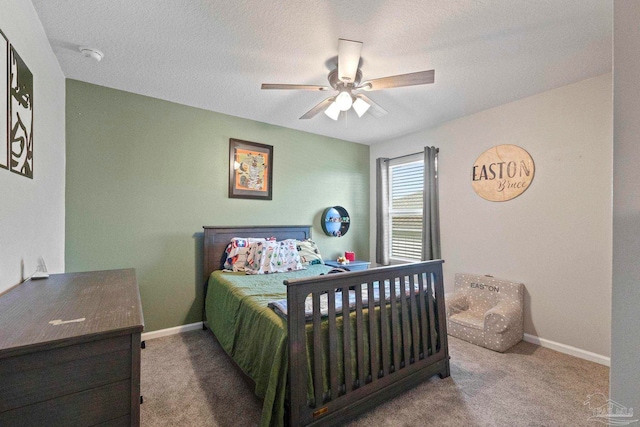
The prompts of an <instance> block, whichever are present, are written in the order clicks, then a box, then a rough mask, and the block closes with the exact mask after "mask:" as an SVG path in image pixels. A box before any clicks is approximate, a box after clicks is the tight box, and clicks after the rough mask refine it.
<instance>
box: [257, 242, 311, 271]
mask: <svg viewBox="0 0 640 427" xmlns="http://www.w3.org/2000/svg"><path fill="white" fill-rule="evenodd" d="M302 269H303V267H302V264H301V263H300V255H298V249H297V245H296V241H295V240H294V239H288V240H282V241H280V242H276V241H265V242H255V243H252V244H251V245H249V253H248V254H247V266H246V268H245V272H246V273H247V274H270V273H283V272H286V271H294V270H302Z"/></svg>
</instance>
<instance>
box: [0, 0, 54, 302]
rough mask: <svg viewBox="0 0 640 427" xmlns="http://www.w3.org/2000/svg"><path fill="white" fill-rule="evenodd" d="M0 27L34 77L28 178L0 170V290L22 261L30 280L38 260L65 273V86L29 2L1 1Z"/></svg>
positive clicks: (13, 279)
mask: <svg viewBox="0 0 640 427" xmlns="http://www.w3.org/2000/svg"><path fill="white" fill-rule="evenodd" d="M0 29H1V30H2V32H3V33H4V34H5V36H6V37H7V38H8V39H9V42H10V43H12V44H13V46H14V47H15V49H16V50H17V52H18V54H19V55H20V56H21V58H22V59H23V60H24V62H25V63H26V64H27V67H29V70H30V71H31V73H33V79H34V82H33V86H34V96H33V99H34V101H33V106H34V107H33V111H34V113H33V115H34V117H33V127H34V128H33V141H34V149H33V151H34V155H33V156H34V160H33V171H34V172H33V179H28V178H25V177H23V176H20V175H18V174H15V173H12V172H9V171H8V170H6V169H0V201H1V202H0V292H2V291H3V290H6V289H8V288H10V287H11V286H13V285H15V284H17V283H18V282H19V281H20V280H21V277H22V273H21V263H24V275H25V276H29V275H31V274H32V273H33V272H34V271H35V269H36V265H37V261H38V257H40V256H43V257H44V259H45V261H46V263H47V267H48V268H49V271H51V272H62V271H64V180H65V176H64V169H65V116H64V115H65V112H64V106H65V89H64V87H65V83H64V75H63V74H62V71H61V70H60V66H59V65H58V62H57V60H56V58H55V56H54V54H53V51H52V50H51V46H50V45H49V41H48V40H47V37H46V36H45V33H44V29H43V28H42V25H41V24H40V20H39V19H38V16H37V14H36V11H35V9H34V8H33V5H32V4H31V2H29V1H15V0H0ZM2 84H4V83H2ZM0 147H4V141H0Z"/></svg>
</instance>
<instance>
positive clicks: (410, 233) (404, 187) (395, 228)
mask: <svg viewBox="0 0 640 427" xmlns="http://www.w3.org/2000/svg"><path fill="white" fill-rule="evenodd" d="M423 177H424V163H423V162H422V161H417V162H416V161H414V162H410V163H401V164H396V165H393V166H390V167H389V180H390V183H389V192H390V194H389V202H390V203H389V204H390V206H389V218H390V222H391V226H390V227H389V228H390V231H391V233H390V234H391V244H390V248H391V254H390V258H393V259H401V260H412V261H420V259H421V258H422V223H423V221H422V197H423Z"/></svg>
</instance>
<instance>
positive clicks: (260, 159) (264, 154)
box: [229, 138, 273, 200]
mask: <svg viewBox="0 0 640 427" xmlns="http://www.w3.org/2000/svg"><path fill="white" fill-rule="evenodd" d="M272 189H273V146H272V145H266V144H260V143H257V142H250V141H242V140H240V139H234V138H230V139H229V198H237V199H260V200H271V199H272V196H273V194H272Z"/></svg>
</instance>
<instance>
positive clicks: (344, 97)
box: [335, 92, 353, 111]
mask: <svg viewBox="0 0 640 427" xmlns="http://www.w3.org/2000/svg"><path fill="white" fill-rule="evenodd" d="M335 104H337V105H338V108H340V111H347V110H348V109H349V108H351V105H352V104H353V98H351V94H350V93H348V92H340V94H339V95H338V96H336V102H335Z"/></svg>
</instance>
